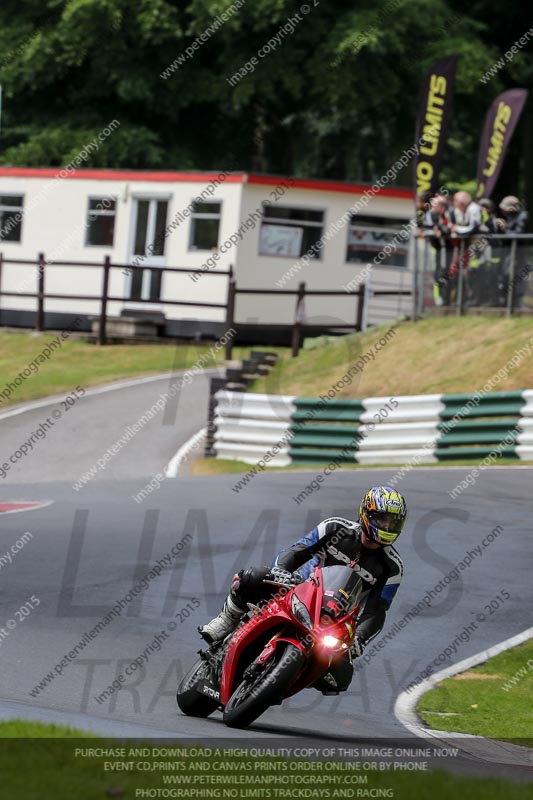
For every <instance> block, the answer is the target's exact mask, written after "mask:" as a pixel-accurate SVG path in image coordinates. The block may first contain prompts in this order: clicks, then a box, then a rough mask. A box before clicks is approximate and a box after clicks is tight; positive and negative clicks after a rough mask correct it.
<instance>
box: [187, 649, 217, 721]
mask: <svg viewBox="0 0 533 800" xmlns="http://www.w3.org/2000/svg"><path fill="white" fill-rule="evenodd" d="M206 673H207V664H206V662H205V661H204V659H202V658H199V659H198V661H197V662H196V663H195V664H194V666H193V667H191V669H190V670H189V672H188V673H187V674H186V675H185V677H184V678H183V680H182V682H181V683H180V685H179V687H178V691H177V693H176V702H177V703H178V706H179V707H180V709H181V710H182V711H183V713H184V714H187V716H189V717H203V718H205V717H208V716H209V715H210V714H212V713H213V711H216V709H217V708H218V707H219V705H220V703H219V702H218V700H214V699H213V698H212V697H207V695H205V694H201V692H198V691H197V690H196V685H197V683H199V681H201V680H202V679H203V678H206V677H207V674H206Z"/></svg>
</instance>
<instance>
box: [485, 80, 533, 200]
mask: <svg viewBox="0 0 533 800" xmlns="http://www.w3.org/2000/svg"><path fill="white" fill-rule="evenodd" d="M527 94H528V92H527V89H509V90H508V91H507V92H503V93H502V94H500V95H498V97H497V98H496V100H495V101H494V102H493V103H492V105H491V107H490V108H489V110H488V112H487V116H486V117H485V125H484V126H483V133H482V134H481V144H480V146H479V159H478V165H477V189H476V197H477V198H480V197H490V196H491V194H492V192H493V191H494V187H495V186H496V181H497V180H498V175H499V174H500V170H501V168H502V163H503V159H504V158H505V151H506V150H507V146H508V144H509V142H510V141H511V136H512V135H513V133H514V129H515V128H516V125H517V123H518V120H519V119H520V114H521V113H522V109H523V107H524V103H525V102H526V99H527Z"/></svg>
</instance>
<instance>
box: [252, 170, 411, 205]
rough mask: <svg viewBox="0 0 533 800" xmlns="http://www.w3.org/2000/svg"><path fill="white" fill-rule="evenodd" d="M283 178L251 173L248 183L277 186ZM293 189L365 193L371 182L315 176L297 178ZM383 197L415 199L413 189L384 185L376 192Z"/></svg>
mask: <svg viewBox="0 0 533 800" xmlns="http://www.w3.org/2000/svg"><path fill="white" fill-rule="evenodd" d="M282 180H283V178H276V177H274V176H271V175H249V176H248V183H255V184H262V185H267V186H276V185H278V184H279V183H280V181H282ZM291 188H293V189H311V190H313V191H320V192H344V193H346V194H364V192H365V191H366V189H370V184H367V185H365V184H360V183H343V182H341V181H328V180H319V179H314V178H295V179H294V183H293V185H292V187H291ZM376 194H377V195H381V197H400V198H402V199H408V200H412V199H413V190H412V189H396V188H394V187H384V188H383V189H380V190H379V191H378V192H376Z"/></svg>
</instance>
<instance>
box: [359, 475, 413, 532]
mask: <svg viewBox="0 0 533 800" xmlns="http://www.w3.org/2000/svg"><path fill="white" fill-rule="evenodd" d="M406 517H407V506H406V504H405V500H404V498H403V495H401V494H400V492H397V491H396V489H392V488H391V487H390V486H373V487H372V489H370V490H369V491H368V492H367V493H366V494H365V496H364V497H363V500H362V502H361V506H360V508H359V519H360V523H361V525H362V528H363V530H364V532H365V533H366V535H367V536H368V537H369V538H370V539H372V541H374V542H377V543H378V544H383V545H389V544H392V543H393V542H395V541H396V539H397V538H398V536H399V535H400V533H401V532H402V530H403V526H404V523H405V519H406Z"/></svg>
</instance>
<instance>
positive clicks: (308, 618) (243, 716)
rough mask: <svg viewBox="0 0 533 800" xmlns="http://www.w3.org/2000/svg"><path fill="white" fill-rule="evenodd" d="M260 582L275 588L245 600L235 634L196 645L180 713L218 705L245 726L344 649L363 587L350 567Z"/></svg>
mask: <svg viewBox="0 0 533 800" xmlns="http://www.w3.org/2000/svg"><path fill="white" fill-rule="evenodd" d="M265 583H268V584H270V585H272V586H275V587H276V590H277V591H276V594H275V596H274V597H273V598H271V599H269V600H265V601H262V602H261V603H260V604H259V605H257V606H252V605H250V604H249V609H250V614H249V615H248V617H245V618H244V620H243V621H242V622H241V623H240V624H239V626H238V628H237V629H236V630H235V631H234V632H233V633H231V634H229V635H228V636H227V637H226V639H224V640H223V641H222V642H218V643H216V644H214V645H211V647H210V648H209V649H208V650H206V651H205V652H203V651H199V655H200V658H199V660H198V661H197V662H196V664H195V665H194V666H193V667H192V669H191V670H190V671H189V672H188V673H187V674H186V675H185V677H184V678H183V680H182V682H181V684H180V686H179V689H178V692H177V701H178V706H179V707H180V709H181V710H182V711H183V713H184V714H188V715H189V716H193V717H208V716H209V715H210V714H211V713H212V712H213V711H216V710H217V709H220V710H222V711H223V719H224V722H225V723H226V725H228V726H229V727H230V728H246V727H247V726H248V725H250V724H251V723H252V722H254V721H255V720H256V719H257V718H258V717H259V716H261V714H263V713H264V712H265V711H266V710H267V709H268V708H269V707H270V706H272V705H279V704H280V703H281V702H282V701H283V700H284V699H285V698H286V697H290V696H291V695H294V694H296V693H297V692H299V691H301V690H302V689H305V688H307V687H308V686H312V684H314V683H315V681H317V680H318V679H319V678H320V677H321V676H322V675H324V674H325V673H327V672H328V670H329V668H330V666H331V665H332V664H334V663H335V662H337V661H339V660H341V659H342V658H344V657H345V656H346V651H347V650H348V649H349V647H350V646H351V645H352V644H353V641H354V638H355V630H356V622H355V618H356V616H357V613H358V611H359V601H360V597H361V590H362V582H361V578H360V577H359V575H358V574H357V573H356V572H355V571H354V570H353V569H351V567H347V566H346V567H345V566H331V567H316V568H315V570H314V573H313V575H312V577H310V578H309V579H308V580H306V581H304V582H303V583H300V584H298V585H295V586H292V587H287V586H284V585H282V584H279V583H276V582H275V581H265Z"/></svg>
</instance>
